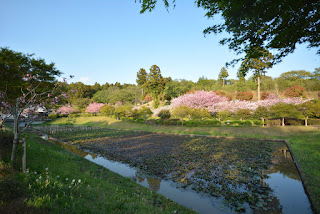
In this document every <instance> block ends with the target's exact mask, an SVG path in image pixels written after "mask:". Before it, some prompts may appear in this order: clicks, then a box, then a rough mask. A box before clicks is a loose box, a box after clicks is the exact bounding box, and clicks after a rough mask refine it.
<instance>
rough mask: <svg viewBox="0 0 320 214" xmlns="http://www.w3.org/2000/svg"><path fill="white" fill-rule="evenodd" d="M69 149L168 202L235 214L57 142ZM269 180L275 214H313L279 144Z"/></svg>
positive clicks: (220, 203) (286, 152)
mask: <svg viewBox="0 0 320 214" xmlns="http://www.w3.org/2000/svg"><path fill="white" fill-rule="evenodd" d="M57 143H58V144H59V145H60V146H62V147H64V148H65V149H67V150H69V151H71V152H73V153H75V154H77V155H79V156H81V157H84V158H86V159H87V160H90V161H92V162H94V163H96V164H99V165H101V166H103V167H105V168H107V169H109V170H111V171H113V172H116V173H118V174H120V175H121V176H124V177H129V178H132V179H134V180H135V181H136V182H137V183H138V184H140V185H142V186H145V187H148V188H150V189H151V190H153V191H156V192H158V193H160V194H162V195H164V196H166V197H167V198H170V199H172V200H174V201H176V202H178V203H180V204H182V205H184V206H186V207H189V208H191V209H194V210H196V211H197V212H199V213H233V212H235V211H233V210H231V209H230V208H228V207H226V206H225V205H224V204H223V199H222V198H215V197H209V196H207V195H204V194H201V193H197V192H195V191H193V190H191V189H190V188H186V189H183V188H179V187H178V185H177V184H176V183H173V182H172V181H168V180H160V179H159V178H157V177H153V176H149V175H146V174H144V173H143V172H142V171H141V170H140V169H137V168H133V167H130V166H129V165H128V164H124V163H121V162H115V161H110V160H108V159H106V158H104V157H101V156H99V155H95V154H92V153H90V152H88V151H83V150H81V149H79V148H77V147H76V146H73V145H70V144H66V143H60V142H57ZM262 173H263V174H267V175H268V176H269V177H268V178H267V179H263V180H262V182H263V183H264V184H265V185H269V187H270V188H271V189H272V190H273V195H274V197H273V199H272V200H270V201H269V202H268V206H270V207H273V208H274V207H276V209H274V210H273V212H272V213H290V214H294V213H297V214H301V213H304V214H308V213H312V210H311V205H310V202H309V200H308V197H307V195H306V194H305V192H304V188H303V185H302V182H301V179H300V176H299V173H298V171H297V169H296V166H295V164H294V162H293V160H292V157H291V154H290V152H289V150H288V148H287V147H286V145H285V144H281V143H278V144H275V146H274V152H273V159H272V165H271V167H270V168H269V169H268V170H267V171H265V172H262ZM244 206H245V208H246V213H256V211H255V210H252V209H250V207H249V205H248V204H245V205H244ZM259 213H268V210H266V211H264V210H259Z"/></svg>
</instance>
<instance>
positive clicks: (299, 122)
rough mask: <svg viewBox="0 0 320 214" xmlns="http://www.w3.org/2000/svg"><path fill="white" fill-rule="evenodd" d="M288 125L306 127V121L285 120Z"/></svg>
mask: <svg viewBox="0 0 320 214" xmlns="http://www.w3.org/2000/svg"><path fill="white" fill-rule="evenodd" d="M285 124H286V125H291V126H303V125H304V120H299V119H286V120H285Z"/></svg>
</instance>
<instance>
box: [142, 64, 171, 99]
mask: <svg viewBox="0 0 320 214" xmlns="http://www.w3.org/2000/svg"><path fill="white" fill-rule="evenodd" d="M165 84H166V81H165V79H164V78H163V77H162V75H161V71H160V68H159V67H158V66H157V65H153V66H151V68H150V73H149V74H148V76H147V81H146V83H145V87H146V89H147V90H148V92H149V93H150V94H151V97H152V99H153V100H155V101H156V102H158V101H159V95H160V94H161V93H162V92H163V91H164V89H165Z"/></svg>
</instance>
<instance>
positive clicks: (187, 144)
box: [37, 126, 299, 212]
mask: <svg viewBox="0 0 320 214" xmlns="http://www.w3.org/2000/svg"><path fill="white" fill-rule="evenodd" d="M37 129H39V130H41V131H42V132H46V133H48V134H52V135H53V137H55V138H57V139H59V140H60V141H63V142H67V143H69V144H72V145H76V146H77V147H78V148H80V149H82V150H86V151H90V152H92V153H95V154H98V155H101V156H103V157H106V158H108V159H110V160H114V161H120V162H124V163H127V164H129V165H131V166H133V167H136V168H139V169H140V170H141V171H142V172H143V173H145V174H149V175H152V176H156V177H158V178H160V179H165V180H171V181H174V182H175V184H176V185H177V186H178V187H180V188H185V189H189V190H191V189H192V190H194V191H197V192H198V193H201V194H204V195H206V196H209V197H215V198H218V199H219V200H222V201H223V204H224V205H225V206H226V207H227V208H228V209H231V210H234V211H237V212H246V211H249V210H252V211H254V212H256V211H257V212H261V211H265V210H268V211H272V212H279V211H281V209H282V208H281V204H279V203H280V202H279V199H278V198H277V196H276V195H275V194H274V192H273V190H272V189H271V188H270V187H269V185H268V184H267V183H266V182H265V179H268V177H269V176H268V174H270V173H272V172H274V171H278V170H279V168H281V167H282V169H280V171H282V173H284V174H286V175H288V176H289V177H293V178H297V179H299V175H298V174H297V172H291V171H292V170H291V171H290V169H293V171H294V170H295V165H294V164H293V162H292V160H291V156H290V157H289V159H290V161H291V162H290V161H289V162H290V163H289V162H288V161H287V162H286V161H283V160H284V159H283V158H282V159H281V155H279V151H280V153H281V151H286V149H287V147H286V145H285V144H283V143H279V142H278V143H274V142H268V141H258V140H235V139H233V140H230V139H216V138H209V137H191V136H185V135H169V134H158V133H149V132H138V131H123V130H121V131H120V130H112V129H106V128H98V127H96V128H91V127H89V128H88V127H72V126H63V127H61V126H43V127H37ZM288 153H289V152H288ZM277 154H278V155H277ZM284 162H286V163H287V165H286V166H285V167H283V166H280V165H279V163H282V164H283V163H284ZM288 164H289V165H288Z"/></svg>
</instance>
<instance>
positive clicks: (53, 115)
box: [48, 114, 58, 119]
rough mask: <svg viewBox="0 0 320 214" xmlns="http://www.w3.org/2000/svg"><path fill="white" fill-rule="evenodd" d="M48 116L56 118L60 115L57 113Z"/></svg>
mask: <svg viewBox="0 0 320 214" xmlns="http://www.w3.org/2000/svg"><path fill="white" fill-rule="evenodd" d="M48 117H49V118H51V119H56V118H57V117H58V115H56V114H49V115H48Z"/></svg>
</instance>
